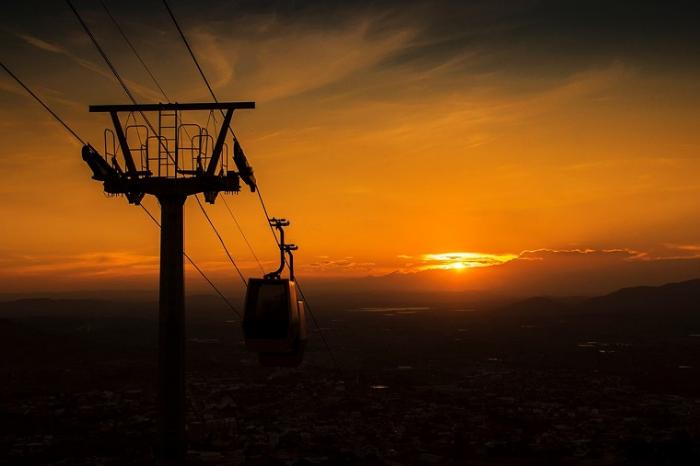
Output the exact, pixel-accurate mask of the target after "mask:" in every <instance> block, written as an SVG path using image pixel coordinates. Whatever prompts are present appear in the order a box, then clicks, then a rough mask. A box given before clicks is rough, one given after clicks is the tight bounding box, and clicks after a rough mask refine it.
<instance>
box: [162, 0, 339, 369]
mask: <svg viewBox="0 0 700 466" xmlns="http://www.w3.org/2000/svg"><path fill="white" fill-rule="evenodd" d="M163 5H165V9H166V10H168V14H169V15H170V18H171V19H172V20H173V23H174V24H175V28H176V29H177V31H178V33H179V34H180V38H181V39H182V41H183V42H184V44H185V47H186V48H187V51H188V52H189V54H190V57H192V61H193V62H194V64H195V66H196V67H197V70H198V71H199V74H200V76H201V77H202V80H203V81H204V84H205V85H206V86H207V89H209V93H210V94H211V96H212V98H213V99H214V102H218V101H219V100H218V99H217V98H216V94H215V93H214V90H213V89H212V87H211V84H209V80H208V79H207V77H206V75H205V73H204V70H203V69H202V67H201V66H200V65H199V61H198V60H197V57H196V56H195V54H194V51H193V50H192V47H190V43H189V41H188V40H187V37H186V36H185V33H184V32H183V30H182V28H181V27H180V24H179V23H178V22H177V19H176V18H175V14H174V13H173V10H172V9H171V8H170V5H168V1H167V0H163ZM222 113H223V112H222ZM228 129H229V131H230V132H231V134H232V135H233V137H234V139H235V138H236V134H235V133H234V131H233V129H232V128H231V126H230V125H229V127H228ZM256 190H257V192H258V199H259V200H260V205H261V206H262V209H263V212H264V213H265V217H266V219H267V221H268V225H269V226H270V230H271V231H272V235H273V236H274V237H275V242H276V243H277V245H278V246H279V244H280V243H279V240H278V239H277V234H276V233H275V230H274V228H273V227H272V225H271V224H270V215H269V214H268V211H267V207H266V206H265V202H264V201H263V198H262V194H261V193H260V188H259V186H257V185H256ZM285 262H286V259H285ZM298 284H299V281H298V280H297V285H298ZM299 293H300V294H301V296H302V298H303V299H304V302H305V304H306V306H307V308H308V309H309V314H310V315H311V318H312V320H313V322H314V325H315V326H316V328H317V329H318V332H319V335H320V336H321V340H322V341H323V344H324V346H325V347H326V350H327V351H328V353H329V355H330V356H331V360H332V361H333V365H334V367H336V368H337V367H338V366H337V363H336V360H335V356H334V354H333V350H332V349H331V347H330V345H329V344H328V341H327V340H326V338H325V336H324V334H323V330H322V329H321V327H320V326H319V325H318V322H317V320H316V317H315V315H314V313H313V311H312V310H311V308H310V307H309V306H308V303H307V302H306V298H304V293H303V292H302V291H301V288H299Z"/></svg>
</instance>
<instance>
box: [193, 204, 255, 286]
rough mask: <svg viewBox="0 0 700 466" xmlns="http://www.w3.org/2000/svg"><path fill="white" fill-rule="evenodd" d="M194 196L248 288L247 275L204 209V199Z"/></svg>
mask: <svg viewBox="0 0 700 466" xmlns="http://www.w3.org/2000/svg"><path fill="white" fill-rule="evenodd" d="M194 198H195V200H196V201H197V204H199V207H200V208H201V209H202V213H203V214H204V217H206V219H207V222H209V225H211V227H212V229H213V230H214V233H215V234H216V237H217V238H219V242H220V243H221V247H223V248H224V251H225V252H226V255H227V256H228V258H229V260H230V261H231V264H233V266H234V267H235V268H236V272H238V276H239V277H241V281H242V282H243V285H244V286H245V287H246V288H248V282H247V281H246V279H245V277H244V276H243V273H242V272H241V269H239V268H238V265H237V264H236V261H235V260H233V256H231V253H230V252H229V251H228V248H227V247H226V243H224V239H223V238H222V237H221V234H220V233H219V230H217V229H216V227H215V226H214V222H212V221H211V217H209V214H207V211H206V210H204V206H203V205H202V201H200V200H199V196H198V195H197V194H195V195H194Z"/></svg>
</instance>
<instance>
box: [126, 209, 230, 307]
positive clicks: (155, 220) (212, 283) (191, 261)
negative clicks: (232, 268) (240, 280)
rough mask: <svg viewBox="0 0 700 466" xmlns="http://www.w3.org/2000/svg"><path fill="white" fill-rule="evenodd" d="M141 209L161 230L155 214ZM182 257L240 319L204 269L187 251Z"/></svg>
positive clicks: (183, 252)
mask: <svg viewBox="0 0 700 466" xmlns="http://www.w3.org/2000/svg"><path fill="white" fill-rule="evenodd" d="M139 207H141V208H142V209H143V211H144V212H146V215H148V216H149V217H151V220H153V223H155V224H156V225H157V226H158V228H160V222H159V221H158V220H157V219H156V218H155V217H154V216H153V214H152V213H151V212H150V211H149V210H148V209H147V208H146V206H144V205H143V204H139ZM182 255H183V256H185V259H187V260H188V261H189V263H190V264H192V267H194V269H195V270H196V271H197V272H199V274H200V275H201V276H202V278H204V280H206V281H207V283H209V285H210V286H211V287H212V288H213V289H214V291H215V292H216V294H218V295H219V296H220V297H221V299H222V300H223V301H224V302H225V303H226V304H227V305H228V307H230V308H231V310H232V311H233V312H234V313H235V314H236V315H237V316H238V318H241V313H240V312H239V311H238V309H236V306H234V305H233V304H231V301H229V300H228V298H227V297H226V296H224V294H223V293H222V292H221V291H220V290H219V288H217V287H216V285H214V282H212V281H211V280H210V279H209V277H207V276H206V274H205V273H204V271H202V269H200V268H199V266H198V265H197V264H196V263H195V262H194V261H193V260H192V258H191V257H190V256H189V255H188V254H187V253H186V252H185V251H182Z"/></svg>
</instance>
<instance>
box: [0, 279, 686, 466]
mask: <svg viewBox="0 0 700 466" xmlns="http://www.w3.org/2000/svg"><path fill="white" fill-rule="evenodd" d="M465 300H466V298H460V297H459V296H450V297H442V298H440V297H435V296H433V297H426V296H422V297H421V296H415V297H406V296H404V297H397V298H393V299H392V298H384V299H378V298H371V297H354V298H353V297H345V298H343V300H342V302H343V305H342V306H341V305H339V304H337V303H338V300H337V299H331V298H326V299H323V298H322V297H319V298H318V299H317V300H316V312H317V315H318V318H319V321H320V323H321V325H322V326H323V328H324V329H325V334H326V336H327V338H328V340H329V343H330V344H331V346H332V347H333V349H334V350H335V358H336V360H337V363H338V368H337V369H334V368H333V366H332V363H331V360H330V358H329V355H328V353H327V351H325V349H324V347H323V345H322V343H321V341H320V340H319V338H318V332H314V333H313V334H312V340H311V341H310V345H309V346H310V347H309V351H308V358H307V361H306V362H305V363H304V365H302V366H301V367H300V368H299V369H296V370H268V369H263V368H260V367H258V366H257V361H256V359H255V357H254V356H253V355H251V354H248V353H247V352H246V351H245V349H244V348H243V346H242V342H241V334H240V330H239V326H238V325H239V323H238V320H237V319H236V318H235V316H231V315H230V314H228V313H226V311H225V309H224V308H223V307H222V306H221V305H220V303H219V302H218V301H216V300H215V298H208V297H199V298H192V299H191V302H190V303H189V315H190V322H189V327H188V360H189V363H188V390H189V395H190V396H189V399H190V405H189V413H188V436H189V442H190V445H189V454H188V460H189V463H191V464H194V465H199V464H230V465H238V464H250V465H313V464H316V465H352V464H362V465H364V464H367V465H399V464H424V465H443V464H444V465H457V464H473V465H547V464H552V465H581V464H583V465H607V464H629V465H637V464H649V465H663V464H666V465H675V464H679V465H681V464H687V465H697V464H700V376H699V375H700V373H699V372H698V371H699V369H700V306H698V303H700V282H698V281H695V282H686V283H683V284H677V285H671V286H667V287H663V288H655V289H633V290H625V291H622V292H619V293H616V294H613V295H610V296H607V297H603V298H599V299H593V300H587V299H570V300H550V299H544V298H541V299H531V300H527V301H522V302H517V303H512V304H508V305H499V306H494V305H493V304H491V306H490V307H491V308H490V309H479V307H478V306H479V303H478V302H471V303H470V302H466V301H465ZM473 306H476V307H477V309H478V310H474V309H473ZM426 307H428V308H430V309H425V308H426ZM696 307H698V310H696V309H695V308H696ZM363 308H364V309H363ZM368 308H370V309H368ZM155 341H156V327H155V305H154V304H152V303H151V304H146V303H125V302H109V301H86V300H76V301H65V300H22V301H12V302H5V303H0V376H1V377H2V379H1V380H2V384H0V464H7V465H24V464H42V465H44V464H55V465H59V464H61V465H82V464H85V465H88V464H89V465H100V464H104V465H124V464H153V458H154V452H153V444H154V443H155V442H154V435H155V421H154V419H155V394H154V391H153V387H154V385H155V363H156V354H155Z"/></svg>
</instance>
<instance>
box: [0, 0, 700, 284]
mask: <svg viewBox="0 0 700 466" xmlns="http://www.w3.org/2000/svg"><path fill="white" fill-rule="evenodd" d="M104 2H105V3H106V5H107V6H108V7H109V9H110V11H111V12H112V14H113V15H114V17H115V18H116V19H117V21H119V22H120V23H121V25H122V27H123V29H124V31H125V32H126V34H127V35H128V36H129V38H130V39H131V41H132V43H133V44H134V46H135V47H136V49H137V50H138V51H139V52H140V54H141V55H142V57H143V59H144V61H145V62H146V63H147V64H148V65H149V67H150V68H151V70H152V72H153V74H154V75H155V76H156V78H157V79H158V81H159V83H160V84H161V85H162V87H163V88H164V89H165V90H166V92H167V94H168V95H169V96H170V98H171V99H172V100H174V101H178V102H190V101H209V100H210V97H209V95H208V92H207V90H206V87H205V86H204V84H203V82H202V81H201V78H200V77H199V75H198V74H197V70H196V69H195V67H194V65H193V63H192V61H191V59H190V58H189V56H188V55H187V51H186V49H185V48H184V46H183V43H182V42H181V41H180V40H179V38H178V35H177V31H176V30H175V28H174V26H173V24H172V22H171V21H170V19H169V17H168V16H167V12H166V11H165V9H164V7H163V5H162V3H161V2H160V1H157V0H147V1H139V2H135V1H116V0H104ZM74 4H75V6H76V8H78V10H79V11H80V12H81V14H82V15H83V16H84V18H85V20H86V22H87V23H88V25H89V26H90V28H91V29H92V30H93V32H94V33H95V35H96V37H97V39H98V41H100V43H102V45H103V47H104V49H105V51H106V52H107V54H108V55H109V56H110V58H111V59H112V61H113V62H114V64H115V66H116V67H117V69H118V70H119V72H120V73H121V74H122V75H123V76H124V77H125V79H126V82H127V84H128V85H129V87H130V88H131V89H132V91H133V92H134V94H135V96H136V97H137V99H138V100H139V101H140V102H157V101H162V100H163V97H162V96H161V95H160V94H159V92H158V89H157V87H156V86H155V84H154V83H153V82H152V81H151V80H150V78H149V76H148V74H147V73H146V72H145V71H144V69H143V67H142V66H141V64H140V63H139V62H138V61H137V59H136V58H135V56H134V55H133V53H132V52H131V51H130V50H129V49H128V47H127V46H126V44H125V43H124V41H123V39H122V38H121V36H120V35H119V33H118V31H117V30H116V29H115V27H114V25H113V24H112V23H111V22H110V19H109V17H108V16H107V14H106V13H105V10H104V9H103V8H102V6H101V5H100V3H99V2H89V1H87V0H75V1H74ZM171 6H172V8H173V10H174V12H175V14H176V16H177V17H178V19H179V21H180V23H181V25H182V27H183V29H184V31H185V34H186V35H187V37H188V38H189V40H190V42H191V44H192V48H193V50H194V52H195V53H196V54H197V56H198V57H199V59H200V62H201V65H202V68H203V69H204V71H205V73H206V74H207V77H208V78H209V80H210V81H211V84H212V86H213V88H214V90H215V91H216V93H217V96H218V97H219V99H220V100H227V101H235V100H244V101H247V100H253V101H255V102H256V104H257V106H256V109H255V110H241V111H238V112H236V114H235V116H234V121H233V127H234V129H235V131H236V133H237V136H238V138H239V140H240V142H241V144H242V145H243V147H244V148H245V151H246V154H247V156H248V159H249V161H250V163H251V164H252V166H253V168H254V170H255V173H256V177H257V179H258V181H259V185H260V189H261V191H262V193H263V196H264V198H265V202H266V204H267V207H268V209H269V211H270V214H271V215H275V216H283V217H286V218H289V219H291V221H292V225H291V227H290V228H289V231H288V236H289V238H290V240H291V241H293V242H294V243H296V244H298V245H299V246H300V249H299V251H298V254H297V256H296V258H297V259H296V264H297V272H298V274H299V276H300V277H302V276H303V277H304V278H305V279H308V280H310V281H314V280H316V281H319V282H322V281H323V280H324V279H333V280H343V279H347V280H348V282H349V283H359V282H361V281H362V280H361V279H364V278H366V277H374V278H376V277H379V278H381V277H395V276H396V274H399V275H401V276H405V277H407V278H406V279H407V280H409V281H410V282H411V283H412V285H411V286H415V285H416V284H420V283H424V282H426V281H429V282H430V283H431V287H433V288H437V289H439V288H440V287H441V284H444V285H445V287H446V288H449V287H453V286H459V287H468V288H470V289H487V288H494V287H500V288H504V289H505V288H508V287H509V286H510V285H512V284H513V283H514V282H515V281H517V282H518V283H519V285H518V286H519V287H520V289H522V292H523V293H527V292H528V286H532V287H533V288H532V292H533V293H535V292H548V293H556V292H557V291H559V292H563V290H566V292H575V291H576V289H577V287H582V288H581V289H584V288H585V289H586V290H587V291H590V292H592V293H593V292H600V291H604V290H607V289H609V288H610V287H611V286H612V282H610V283H608V284H607V286H606V283H605V280H603V281H602V282H601V278H600V277H603V276H606V277H607V276H610V277H617V280H613V282H614V284H615V286H618V285H619V286H628V285H636V284H651V283H663V282H664V281H669V280H675V279H687V278H693V277H700V266H699V265H698V263H699V262H700V222H699V221H698V212H699V210H700V209H699V208H700V176H698V173H700V154H699V149H700V132H699V131H698V123H700V115H699V114H698V108H700V106H699V104H700V79H698V78H700V37H699V36H700V30H699V28H697V24H698V20H700V17H699V16H700V15H699V14H698V13H697V12H696V10H697V8H693V4H692V2H635V3H634V4H633V5H632V4H630V3H628V2H603V1H586V2H583V1H569V2H559V1H557V2H554V1H552V2H550V1H500V2H493V1H473V2H468V1H459V2H457V1H453V2H452V1H434V2H414V1H400V2H393V1H374V2H362V1H359V2H342V1H320V0H318V1H307V2H304V1H294V2H257V1H249V2H229V1H226V2H225V1H213V0H206V1H184V0H172V1H171ZM4 7H5V9H4V12H3V16H2V18H1V19H0V34H2V41H1V42H0V57H1V59H2V61H3V63H5V64H6V65H8V66H9V67H11V68H12V69H13V71H14V72H15V73H16V74H17V75H19V76H20V77H21V78H22V79H23V80H25V82H26V83H27V84H28V85H30V86H32V88H34V89H35V90H36V92H37V93H38V94H40V95H41V96H42V97H43V98H44V99H45V100H46V101H47V102H48V103H49V105H51V106H52V107H53V108H54V109H55V110H56V111H57V112H58V113H60V115H62V116H63V117H64V118H65V119H66V120H67V121H68V122H69V124H70V125H71V126H73V127H74V128H75V129H76V131H78V132H79V133H80V135H81V136H82V137H83V138H84V139H86V140H88V141H90V142H91V143H92V144H93V145H94V146H95V147H96V148H97V149H98V150H100V151H102V150H103V130H104V129H105V128H107V127H110V126H111V124H110V122H109V120H108V118H107V117H106V116H105V115H99V114H90V113H88V111H87V106H88V105H90V104H100V103H127V102H128V100H127V97H126V96H125V95H124V94H123V92H122V91H121V89H120V87H119V86H118V85H117V83H116V82H115V80H114V79H113V77H112V76H111V74H110V72H109V70H108V68H107V67H106V65H105V63H104V62H103V61H102V60H101V58H100V56H99V55H98V53H97V52H96V50H95V49H94V47H93V45H92V44H91V43H90V41H89V39H88V38H87V36H86V35H85V33H84V32H83V31H82V30H81V28H80V25H79V24H78V22H77V20H76V18H75V17H74V16H73V14H72V13H71V11H70V10H69V8H68V7H67V6H66V5H65V4H64V2H44V1H36V0H29V1H21V2H20V1H16V2H9V4H8V5H5V6H4ZM205 117H206V115H204V116H201V115H199V116H192V118H193V119H195V121H202V120H201V118H205ZM0 136H1V137H2V139H3V141H4V144H3V145H2V148H0V168H1V169H2V172H3V174H4V176H3V181H2V183H1V184H0V216H1V217H2V219H3V227H2V229H0V293H11V292H27V293H32V292H39V291H65V290H95V289H137V288H138V289H148V288H154V287H156V286H157V271H158V252H159V245H158V241H159V234H158V231H157V229H156V228H155V227H154V226H153V224H152V223H151V221H150V220H149V219H148V218H147V217H146V216H145V215H144V213H143V212H141V209H138V208H137V207H134V206H131V205H129V204H128V203H127V202H126V200H125V199H123V198H108V197H106V196H105V195H104V193H103V192H102V187H101V185H100V184H99V183H98V182H95V181H93V180H91V179H90V172H89V170H88V168H87V167H86V166H85V165H84V163H83V161H82V159H81V157H80V144H79V143H77V142H76V141H75V140H73V139H72V138H71V136H70V135H68V133H67V132H66V131H65V130H64V129H63V128H62V127H60V126H59V125H58V124H57V123H56V122H55V121H53V120H52V119H51V118H50V117H49V116H48V114H47V113H46V112H45V111H44V110H43V109H42V108H41V107H39V106H38V105H37V104H36V103H35V102H33V101H32V100H31V99H30V98H29V97H28V96H27V95H26V93H25V92H24V91H23V90H22V89H21V88H19V87H18V86H17V85H16V83H14V82H13V81H12V80H11V79H10V78H9V77H8V76H7V75H4V74H3V75H2V76H0ZM226 201H227V203H228V206H229V207H230V208H231V209H232V211H233V212H234V214H235V218H236V220H237V221H238V222H239V224H240V225H241V227H242V229H243V231H244V232H245V235H246V238H247V239H248V240H249V242H250V243H251V245H252V246H253V250H254V251H255V254H256V255H257V257H258V258H259V259H260V263H261V266H262V269H264V270H266V271H269V270H271V269H272V268H274V267H275V265H276V264H275V261H276V257H277V254H276V252H275V244H274V242H273V239H272V236H271V234H270V231H269V229H268V228H267V226H266V224H265V218H264V216H263V214H262V211H261V209H260V206H259V204H258V199H257V197H256V196H255V195H254V194H251V193H250V192H248V191H247V190H242V191H241V192H240V193H239V194H237V195H231V196H228V197H227V199H226ZM144 205H145V206H147V207H148V208H149V209H150V210H152V211H153V212H155V213H157V212H158V204H157V202H156V201H155V200H154V199H150V198H147V199H146V200H145V201H144ZM207 209H208V213H209V214H210V215H211V217H212V219H213V220H214V222H215V223H216V225H217V227H218V228H219V230H220V231H221V233H222V236H223V237H224V239H225V241H226V243H227V245H228V246H229V248H230V250H231V252H232V253H233V255H234V257H235V258H236V260H237V262H238V263H239V265H240V266H241V269H242V271H243V272H244V274H245V275H246V276H249V275H250V276H255V275H256V274H257V275H260V274H261V270H260V266H259V265H258V263H257V261H256V260H255V258H254V257H253V254H252V253H251V251H250V250H249V249H248V247H247V245H246V243H245V241H244V240H243V238H242V236H241V234H240V232H239V230H238V229H237V227H236V224H235V222H234V221H233V219H232V217H231V216H230V215H229V213H228V211H227V210H226V208H225V206H224V205H223V203H222V202H221V201H218V202H217V204H216V205H213V206H207ZM185 218H186V227H185V242H186V250H187V252H188V253H189V254H190V255H191V256H192V257H193V258H194V259H195V260H196V261H197V263H198V265H200V266H201V267H202V268H203V269H204V270H205V271H206V272H207V273H208V274H209V275H210V276H211V277H212V278H213V279H214V280H215V281H216V283H218V284H219V285H220V286H221V287H222V288H223V289H225V290H227V292H229V291H231V292H234V291H235V290H236V289H237V288H239V287H240V283H239V282H237V280H239V279H238V278H237V275H236V273H235V271H234V270H233V269H232V267H231V264H230V263H229V262H228V259H227V258H226V256H225V254H224V252H223V250H222V249H221V246H220V244H219V243H218V241H217V239H216V237H215V236H214V234H213V232H212V231H211V229H210V228H209V226H208V224H207V223H206V220H205V219H204V218H203V216H202V214H201V212H200V211H199V210H198V207H197V206H196V204H195V203H194V201H193V200H192V199H190V200H189V201H188V204H187V206H186V213H185ZM533 264H537V268H536V270H541V269H542V267H543V266H542V264H545V266H546V268H547V270H548V272H547V274H544V275H542V274H540V275H538V276H540V277H541V281H540V282H539V283H544V282H545V281H546V277H552V276H553V275H552V273H553V274H554V276H559V277H562V276H563V277H570V280H569V281H568V282H567V284H566V286H564V285H561V287H559V286H549V287H544V288H543V287H539V288H538V287H536V286H534V285H532V284H531V283H530V282H528V280H527V279H526V278H527V277H528V276H529V275H531V274H537V273H539V272H537V271H536V270H535V268H533V267H534V265H533ZM623 269H624V270H626V271H628V272H625V273H624V274H622V275H620V273H621V272H619V271H620V270H623ZM513 270H518V271H519V272H517V273H515V274H514V273H513V272H512V271H513ZM436 272H439V273H438V274H436ZM487 276H488V277H491V278H487ZM494 276H499V277H501V278H499V279H494V278H493V277H494ZM517 277H519V278H517ZM392 279H393V278H392ZM387 280H388V279H387ZM455 280H456V282H455ZM448 282H450V283H452V285H449V286H448V285H447V283H448ZM453 282H455V283H457V285H454V283H453ZM593 282H594V283H598V284H599V286H596V287H591V286H590V284H591V283H593ZM509 284H510V285H509ZM187 286H188V289H189V290H205V289H206V288H205V287H206V284H205V283H204V282H203V281H202V280H201V279H200V278H199V277H197V275H196V272H194V271H192V270H191V269H189V270H188V285H187Z"/></svg>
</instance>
